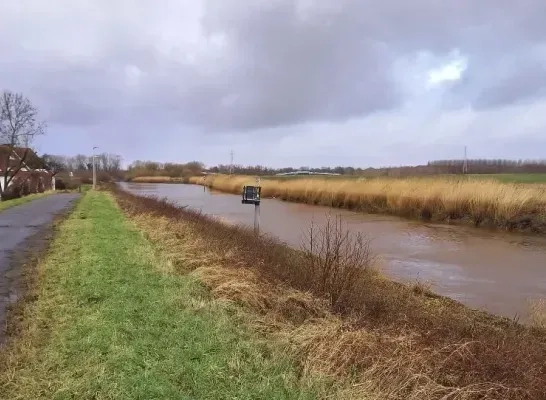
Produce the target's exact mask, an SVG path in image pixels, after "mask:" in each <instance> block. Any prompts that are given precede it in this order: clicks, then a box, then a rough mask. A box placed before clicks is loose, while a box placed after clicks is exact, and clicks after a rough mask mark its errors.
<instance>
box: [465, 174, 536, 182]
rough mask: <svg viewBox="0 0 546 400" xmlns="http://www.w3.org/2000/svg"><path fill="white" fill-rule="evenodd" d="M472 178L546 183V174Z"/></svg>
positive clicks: (476, 175) (489, 175)
mask: <svg viewBox="0 0 546 400" xmlns="http://www.w3.org/2000/svg"><path fill="white" fill-rule="evenodd" d="M470 176H472V177H473V178H476V179H496V180H498V181H501V182H514V183H546V174H486V175H480V174H475V175H470Z"/></svg>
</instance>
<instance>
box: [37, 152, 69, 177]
mask: <svg viewBox="0 0 546 400" xmlns="http://www.w3.org/2000/svg"><path fill="white" fill-rule="evenodd" d="M42 160H43V163H44V167H45V169H47V170H48V171H49V172H51V174H52V175H53V176H55V175H57V174H58V173H59V172H61V171H64V170H66V169H67V157H65V156H58V155H53V154H44V155H43V156H42Z"/></svg>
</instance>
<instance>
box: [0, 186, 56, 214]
mask: <svg viewBox="0 0 546 400" xmlns="http://www.w3.org/2000/svg"><path fill="white" fill-rule="evenodd" d="M53 193H55V192H54V191H52V190H51V191H47V192H44V193H34V194H29V195H28V196H25V197H19V198H18V199H12V200H5V201H0V211H2V210H5V209H7V208H10V207H15V206H19V205H21V204H25V203H29V202H31V201H33V200H36V199H39V198H40V197H44V196H48V195H50V194H53Z"/></svg>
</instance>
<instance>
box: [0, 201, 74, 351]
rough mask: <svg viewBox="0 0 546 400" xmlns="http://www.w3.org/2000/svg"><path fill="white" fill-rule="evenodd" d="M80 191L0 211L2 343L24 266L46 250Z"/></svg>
mask: <svg viewBox="0 0 546 400" xmlns="http://www.w3.org/2000/svg"><path fill="white" fill-rule="evenodd" d="M78 197H79V194H73V193H63V194H54V195H51V196H47V197H43V198H39V199H36V200H34V201H32V202H30V203H26V204H23V205H20V206H16V207H12V208H8V209H6V210H4V211H0V343H1V342H2V340H3V336H4V332H5V328H6V318H5V317H6V309H7V306H8V305H9V304H10V303H13V302H15V301H16V300H17V298H18V295H19V293H20V290H21V279H20V277H21V269H22V266H23V264H24V263H25V261H26V260H28V258H30V257H31V256H32V255H33V254H35V253H37V252H39V251H41V250H43V248H44V247H45V244H46V243H47V239H46V237H47V233H48V231H49V228H50V227H51V225H52V222H53V220H54V218H55V216H56V215H58V214H59V213H61V212H63V211H64V210H66V209H68V208H69V207H70V206H71V205H72V204H73V202H74V201H75V200H76V199H77V198H78Z"/></svg>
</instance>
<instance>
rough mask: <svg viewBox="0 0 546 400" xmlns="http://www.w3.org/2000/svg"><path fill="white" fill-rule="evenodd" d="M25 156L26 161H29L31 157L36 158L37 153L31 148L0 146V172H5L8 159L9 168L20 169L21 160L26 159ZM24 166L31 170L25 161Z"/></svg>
mask: <svg viewBox="0 0 546 400" xmlns="http://www.w3.org/2000/svg"><path fill="white" fill-rule="evenodd" d="M25 155H26V160H28V159H29V157H36V153H35V152H34V150H32V149H31V148H28V147H12V146H10V145H6V144H2V145H0V171H3V169H4V168H5V165H6V158H7V157H9V164H8V168H18V167H19V166H20V165H21V160H22V159H23V158H25ZM22 166H23V167H24V168H26V169H30V168H28V166H27V164H26V163H25V162H24V161H23V163H22Z"/></svg>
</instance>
